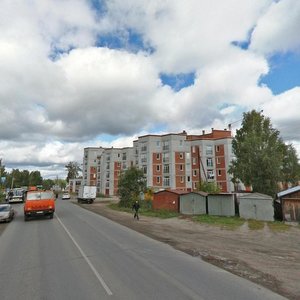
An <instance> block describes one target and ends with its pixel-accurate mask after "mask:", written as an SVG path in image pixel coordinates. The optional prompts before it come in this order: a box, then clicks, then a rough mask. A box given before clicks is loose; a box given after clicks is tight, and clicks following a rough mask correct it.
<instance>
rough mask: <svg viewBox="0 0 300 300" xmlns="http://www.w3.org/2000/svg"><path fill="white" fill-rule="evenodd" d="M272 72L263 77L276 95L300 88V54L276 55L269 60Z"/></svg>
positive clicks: (263, 80) (262, 82)
mask: <svg viewBox="0 0 300 300" xmlns="http://www.w3.org/2000/svg"><path fill="white" fill-rule="evenodd" d="M268 62H269V64H270V72H269V73H268V74H267V75H266V76H264V77H262V79H261V80H260V83H261V84H266V85H267V86H268V87H269V88H270V89H271V90H272V92H273V94H274V95H278V94H281V93H283V92H285V91H287V90H290V89H292V88H294V87H297V86H300V53H284V54H281V53H280V54H276V55H273V56H271V57H270V58H268Z"/></svg>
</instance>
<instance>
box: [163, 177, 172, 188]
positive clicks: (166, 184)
mask: <svg viewBox="0 0 300 300" xmlns="http://www.w3.org/2000/svg"><path fill="white" fill-rule="evenodd" d="M163 180H164V182H163V184H164V186H170V178H169V176H164V179H163Z"/></svg>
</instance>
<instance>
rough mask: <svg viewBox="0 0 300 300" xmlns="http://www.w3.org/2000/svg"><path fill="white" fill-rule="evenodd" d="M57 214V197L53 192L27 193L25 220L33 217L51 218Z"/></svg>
mask: <svg viewBox="0 0 300 300" xmlns="http://www.w3.org/2000/svg"><path fill="white" fill-rule="evenodd" d="M54 212H55V196H54V193H53V192H52V191H31V192H28V193H27V196H26V200H25V204H24V220H25V221H28V219H29V218H31V217H38V216H49V217H50V219H52V218H53V215H54Z"/></svg>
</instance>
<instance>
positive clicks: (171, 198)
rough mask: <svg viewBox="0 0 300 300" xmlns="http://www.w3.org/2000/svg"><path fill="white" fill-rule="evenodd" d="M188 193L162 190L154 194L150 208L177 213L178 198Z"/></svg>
mask: <svg viewBox="0 0 300 300" xmlns="http://www.w3.org/2000/svg"><path fill="white" fill-rule="evenodd" d="M187 193H188V192H186V191H182V190H163V191H159V192H156V193H154V195H153V201H152V207H153V209H165V210H170V211H176V212H179V211H180V209H179V206H180V196H181V195H184V194H187Z"/></svg>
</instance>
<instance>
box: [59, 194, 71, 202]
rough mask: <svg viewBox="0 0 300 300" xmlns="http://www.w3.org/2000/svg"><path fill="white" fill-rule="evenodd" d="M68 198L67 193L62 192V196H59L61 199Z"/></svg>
mask: <svg viewBox="0 0 300 300" xmlns="http://www.w3.org/2000/svg"><path fill="white" fill-rule="evenodd" d="M70 198H71V196H70V194H69V193H63V194H62V196H61V199H62V200H67V199H70Z"/></svg>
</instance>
